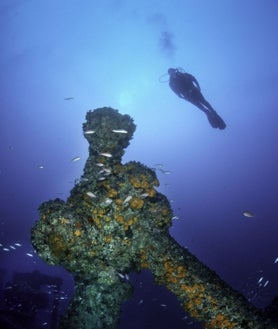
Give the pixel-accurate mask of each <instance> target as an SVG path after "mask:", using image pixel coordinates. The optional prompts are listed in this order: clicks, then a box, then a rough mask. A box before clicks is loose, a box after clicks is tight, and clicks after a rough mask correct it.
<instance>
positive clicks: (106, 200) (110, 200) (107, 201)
mask: <svg viewBox="0 0 278 329" xmlns="http://www.w3.org/2000/svg"><path fill="white" fill-rule="evenodd" d="M104 202H105V204H107V205H109V204H111V203H112V202H113V200H112V199H110V198H106V199H105V201H104Z"/></svg>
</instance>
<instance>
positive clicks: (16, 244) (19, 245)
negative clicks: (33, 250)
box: [14, 242, 22, 247]
mask: <svg viewBox="0 0 278 329" xmlns="http://www.w3.org/2000/svg"><path fill="white" fill-rule="evenodd" d="M14 245H15V246H17V247H21V246H22V244H21V243H18V242H17V243H15V244H14Z"/></svg>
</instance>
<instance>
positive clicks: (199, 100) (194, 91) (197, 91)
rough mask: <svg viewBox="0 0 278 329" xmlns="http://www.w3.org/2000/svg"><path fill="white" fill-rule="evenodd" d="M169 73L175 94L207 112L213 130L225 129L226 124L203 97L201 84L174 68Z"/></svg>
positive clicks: (189, 75) (170, 84)
mask: <svg viewBox="0 0 278 329" xmlns="http://www.w3.org/2000/svg"><path fill="white" fill-rule="evenodd" d="M168 73H169V75H170V80H169V86H170V87H171V89H172V90H173V91H174V93H176V94H177V95H178V96H179V97H181V98H183V99H185V100H187V101H188V102H190V103H192V104H193V105H195V106H197V107H198V108H199V109H200V110H202V111H203V112H205V114H206V115H207V117H208V120H209V123H210V124H211V126H212V127H213V128H219V129H225V127H226V124H225V122H224V121H223V119H222V118H221V117H220V116H219V115H218V114H217V113H216V111H215V110H214V109H213V107H212V106H211V105H210V103H209V102H208V101H207V100H206V99H205V97H204V96H203V95H202V93H201V88H200V86H199V83H198V81H197V80H196V79H195V77H194V76H193V75H191V74H189V73H183V72H180V71H179V70H178V69H172V68H170V69H169V70H168Z"/></svg>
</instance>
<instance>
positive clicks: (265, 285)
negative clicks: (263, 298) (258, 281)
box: [264, 280, 269, 288]
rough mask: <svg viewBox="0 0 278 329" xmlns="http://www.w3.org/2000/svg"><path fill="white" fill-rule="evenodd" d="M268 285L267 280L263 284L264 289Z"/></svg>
mask: <svg viewBox="0 0 278 329" xmlns="http://www.w3.org/2000/svg"><path fill="white" fill-rule="evenodd" d="M268 284H269V280H267V281H266V282H265V284H264V288H265V287H266V286H267V285H268Z"/></svg>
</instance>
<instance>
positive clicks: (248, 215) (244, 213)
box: [243, 210, 254, 218]
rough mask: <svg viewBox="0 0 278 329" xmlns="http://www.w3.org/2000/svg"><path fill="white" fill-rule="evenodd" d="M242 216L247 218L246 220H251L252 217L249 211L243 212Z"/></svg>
mask: <svg viewBox="0 0 278 329" xmlns="http://www.w3.org/2000/svg"><path fill="white" fill-rule="evenodd" d="M243 216H244V217H248V218H252V217H254V214H253V213H252V212H251V211H248V210H245V211H244V212H243Z"/></svg>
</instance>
